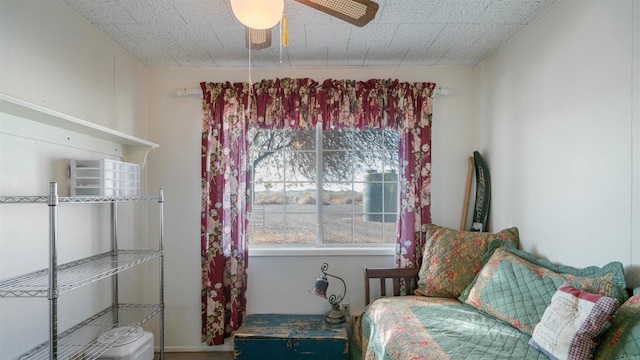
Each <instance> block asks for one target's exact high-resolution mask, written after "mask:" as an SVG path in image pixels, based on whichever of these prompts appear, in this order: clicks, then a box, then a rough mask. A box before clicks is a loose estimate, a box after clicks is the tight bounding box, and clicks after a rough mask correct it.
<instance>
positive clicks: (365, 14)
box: [295, 0, 378, 27]
mask: <svg viewBox="0 0 640 360" xmlns="http://www.w3.org/2000/svg"><path fill="white" fill-rule="evenodd" d="M295 1H297V2H299V3H301V4H304V5H307V6H310V7H312V8H314V9H316V10H319V11H322V12H323V13H325V14H329V15H331V16H334V17H337V18H338V19H341V20H344V21H346V22H348V23H350V24H353V25H356V26H360V27H362V26H365V25H366V24H368V23H369V22H370V21H371V20H373V19H374V18H375V17H376V13H377V12H378V4H377V3H375V2H373V1H371V0H295Z"/></svg>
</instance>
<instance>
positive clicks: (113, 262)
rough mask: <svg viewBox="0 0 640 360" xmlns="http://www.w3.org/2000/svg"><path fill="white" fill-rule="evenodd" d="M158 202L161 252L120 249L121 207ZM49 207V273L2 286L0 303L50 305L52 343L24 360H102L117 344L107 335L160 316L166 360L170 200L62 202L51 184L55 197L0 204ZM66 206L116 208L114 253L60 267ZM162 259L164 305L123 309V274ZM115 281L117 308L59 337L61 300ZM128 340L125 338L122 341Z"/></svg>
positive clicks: (44, 271) (11, 198) (161, 302)
mask: <svg viewBox="0 0 640 360" xmlns="http://www.w3.org/2000/svg"><path fill="white" fill-rule="evenodd" d="M121 202H157V203H158V216H159V226H160V229H159V241H158V249H157V250H121V249H118V239H117V233H118V231H117V223H118V216H117V214H118V203H121ZM20 203H44V204H47V205H48V206H49V267H48V268H46V269H42V270H38V271H34V272H31V273H27V274H22V275H19V276H15V277H12V278H8V279H2V280H0V298H5V297H13V298H15V297H18V298H23V297H42V298H44V297H46V298H47V299H48V301H49V340H48V341H46V342H44V343H42V344H40V345H38V346H36V347H35V348H33V349H31V350H29V351H27V352H26V353H24V354H22V355H21V356H20V357H19V359H53V360H57V359H73V358H81V359H86V360H89V359H97V358H98V357H99V356H100V355H102V354H103V353H104V352H105V351H107V350H108V349H110V348H111V347H113V346H114V344H116V343H117V342H118V341H119V340H120V338H115V339H110V340H112V341H106V342H105V341H99V337H100V335H101V334H104V333H105V332H107V331H108V330H111V329H114V328H117V327H122V326H140V325H142V324H144V323H145V322H146V321H147V320H149V319H151V318H152V317H154V316H156V315H159V317H160V329H159V332H160V334H159V347H160V359H164V229H163V222H164V219H163V203H164V194H163V190H162V189H160V190H159V192H158V196H157V197H148V196H147V197H122V198H114V197H84V196H83V197H59V196H58V188H57V183H54V182H52V183H50V188H49V196H0V204H20ZM60 203H107V204H110V205H111V223H112V224H111V226H112V243H111V248H112V249H111V251H109V252H106V253H102V254H97V255H93V256H90V257H87V258H84V259H80V260H76V261H73V262H69V263H66V264H62V265H58V264H57V253H58V249H57V238H58V230H57V223H58V221H57V218H58V206H59V204H60ZM154 259H159V267H160V274H159V277H160V279H159V282H160V286H159V302H158V304H144V305H141V304H119V303H118V276H117V274H118V273H120V272H123V271H125V270H127V269H130V268H132V267H135V266H137V265H140V264H143V263H146V262H149V261H151V260H154ZM106 278H111V281H112V284H111V285H112V306H111V307H109V308H107V309H104V310H102V311H101V312H99V313H98V314H96V315H94V316H92V317H90V318H89V319H86V320H85V321H83V322H81V323H79V324H77V325H75V326H73V327H71V328H69V329H67V330H65V331H64V332H61V333H59V332H58V305H57V301H58V297H59V296H60V295H62V294H64V293H66V292H69V291H72V290H75V289H77V288H80V287H82V286H85V285H88V284H91V283H93V282H96V281H98V280H101V279H106ZM127 335H128V334H127V333H126V332H124V333H123V334H122V338H124V337H126V336H127Z"/></svg>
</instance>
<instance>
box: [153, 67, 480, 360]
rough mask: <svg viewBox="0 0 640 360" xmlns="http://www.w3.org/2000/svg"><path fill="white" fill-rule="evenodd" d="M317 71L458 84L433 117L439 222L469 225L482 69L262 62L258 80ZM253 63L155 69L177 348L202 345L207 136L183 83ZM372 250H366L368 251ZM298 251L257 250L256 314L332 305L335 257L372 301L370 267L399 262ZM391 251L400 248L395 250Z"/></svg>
mask: <svg viewBox="0 0 640 360" xmlns="http://www.w3.org/2000/svg"><path fill="white" fill-rule="evenodd" d="M274 77H294V78H295V77H310V78H313V79H316V80H324V79H329V78H334V79H355V80H368V79H371V78H394V79H395V78H397V79H399V80H400V81H432V82H436V83H437V84H439V85H441V86H444V87H449V88H452V89H453V91H454V92H453V94H452V95H449V96H438V97H436V98H435V106H434V117H433V119H434V120H433V121H434V123H433V135H432V136H433V174H434V177H433V183H432V190H433V191H432V192H433V205H432V215H433V216H432V217H433V221H434V222H437V223H439V224H443V225H447V226H451V227H455V228H457V227H458V226H459V222H460V218H461V211H462V203H463V196H464V186H465V181H466V174H467V157H468V156H470V155H471V153H472V152H473V150H474V149H475V143H474V141H475V139H476V136H475V134H476V131H477V129H476V126H475V124H476V121H475V120H476V108H477V102H476V99H477V93H476V84H477V81H476V71H475V69H474V68H473V67H431V68H403V69H398V68H395V69H394V68H330V69H319V68H274V69H253V71H252V79H254V81H257V80H259V79H263V78H274ZM247 79H248V71H247V69H215V68H208V69H207V68H150V69H149V100H148V101H149V119H150V120H149V140H150V141H153V142H156V143H159V144H161V146H160V148H159V149H158V150H155V151H153V152H152V153H151V154H150V155H149V179H150V183H149V187H150V188H154V187H158V186H162V187H164V188H165V190H166V197H167V202H166V223H165V231H166V238H167V245H166V250H167V255H166V269H167V270H166V273H167V274H168V278H167V282H166V303H167V318H168V320H167V321H168V323H169V324H170V326H168V329H167V331H168V333H167V348H168V349H193V348H198V347H200V336H199V334H200V333H199V331H200V243H199V236H200V235H199V226H200V136H201V121H202V109H201V98H200V97H199V96H189V97H176V96H172V92H173V90H175V89H178V88H187V89H199V83H200V82H202V81H226V80H228V81H232V82H234V81H247ZM361 253H362V252H361ZM337 254H342V255H336V252H333V253H332V252H327V251H321V252H316V253H314V254H309V252H307V253H305V255H298V256H251V252H250V256H251V257H250V259H249V284H248V286H249V290H248V307H249V309H248V310H249V312H250V313H268V312H273V313H284V312H293V313H322V312H324V311H326V310H328V309H329V306H328V303H327V302H326V301H320V300H319V299H317V298H315V297H313V296H311V295H309V294H308V293H307V290H309V288H310V287H311V286H312V285H313V281H315V279H316V277H317V276H318V275H319V273H320V265H321V264H322V263H323V262H325V261H326V262H328V263H329V266H330V270H332V271H335V273H336V274H337V275H340V276H344V277H345V281H346V282H347V285H348V286H349V289H348V294H347V295H348V296H347V298H348V299H347V300H348V301H349V302H350V303H351V307H352V311H358V310H361V309H362V308H363V306H364V282H363V275H362V268H363V266H365V265H366V266H393V264H394V262H393V256H392V255H371V256H366V255H364V256H363V255H360V256H355V255H353V253H351V254H352V255H347V254H349V253H348V252H346V251H341V252H337ZM387 254H391V251H389V252H387Z"/></svg>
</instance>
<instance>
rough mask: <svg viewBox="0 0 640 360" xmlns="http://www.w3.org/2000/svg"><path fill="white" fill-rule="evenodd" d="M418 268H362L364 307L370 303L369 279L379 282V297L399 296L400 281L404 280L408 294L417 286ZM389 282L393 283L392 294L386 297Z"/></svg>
mask: <svg viewBox="0 0 640 360" xmlns="http://www.w3.org/2000/svg"><path fill="white" fill-rule="evenodd" d="M418 270H419V269H418V268H404V269H399V268H369V267H366V266H365V267H364V298H365V305H369V303H370V302H371V297H372V293H371V290H372V289H371V287H370V284H369V283H370V281H371V279H379V280H380V295H381V296H400V295H401V294H400V279H404V281H405V284H408V287H409V294H412V293H413V290H414V289H415V288H416V286H417V281H418ZM388 279H389V280H391V282H392V283H393V294H391V295H387V280H388Z"/></svg>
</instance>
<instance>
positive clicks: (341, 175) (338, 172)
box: [322, 150, 355, 183]
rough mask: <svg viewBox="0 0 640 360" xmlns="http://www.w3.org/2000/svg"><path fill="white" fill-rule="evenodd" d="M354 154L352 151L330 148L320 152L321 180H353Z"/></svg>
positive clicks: (326, 181)
mask: <svg viewBox="0 0 640 360" xmlns="http://www.w3.org/2000/svg"><path fill="white" fill-rule="evenodd" d="M354 160H355V159H354V156H353V152H352V151H345V150H330V151H323V152H322V173H323V182H325V183H328V182H336V181H349V182H351V181H353V167H354V163H353V162H354Z"/></svg>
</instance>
